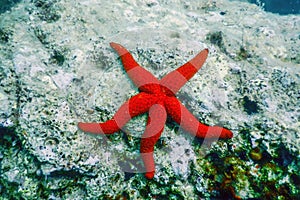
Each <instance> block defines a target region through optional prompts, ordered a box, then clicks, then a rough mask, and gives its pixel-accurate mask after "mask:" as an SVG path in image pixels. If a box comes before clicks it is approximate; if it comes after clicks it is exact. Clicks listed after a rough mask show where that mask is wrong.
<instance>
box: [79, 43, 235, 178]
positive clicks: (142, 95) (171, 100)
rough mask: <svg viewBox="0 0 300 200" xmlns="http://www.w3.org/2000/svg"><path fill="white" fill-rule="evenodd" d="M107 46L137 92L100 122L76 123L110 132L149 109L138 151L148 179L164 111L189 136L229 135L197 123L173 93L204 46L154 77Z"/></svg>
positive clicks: (194, 68) (115, 46)
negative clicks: (116, 56)
mask: <svg viewBox="0 0 300 200" xmlns="http://www.w3.org/2000/svg"><path fill="white" fill-rule="evenodd" d="M110 46H111V47H112V48H113V49H114V50H115V51H116V52H117V53H118V54H119V55H120V57H121V60H122V63H123V65H124V69H125V71H126V72H127V74H128V76H129V77H130V78H131V80H132V81H133V83H134V84H135V85H136V86H137V87H138V89H139V91H140V92H139V93H138V94H137V95H135V96H133V97H131V98H130V99H129V100H128V101H126V102H125V103H124V104H123V105H122V106H121V107H120V108H119V110H118V111H117V112H116V114H115V115H114V116H113V118H112V119H111V120H108V121H106V122H103V123H82V122H79V123H78V127H79V128H80V129H81V130H82V131H84V132H89V133H93V134H112V133H115V132H117V131H120V130H121V128H122V127H123V126H124V125H125V124H126V123H127V122H128V121H129V120H130V119H131V118H133V117H135V116H137V115H140V114H142V113H145V112H147V111H149V114H148V115H149V116H148V121H147V125H146V129H145V132H144V134H143V136H142V138H141V144H140V152H141V156H142V159H143V162H144V164H145V168H146V173H145V177H146V178H148V179H152V178H153V176H154V173H155V163H154V158H153V151H154V145H155V144H156V142H157V140H158V139H159V138H160V135H161V133H162V131H163V129H164V124H165V122H166V119H167V115H170V116H171V117H172V119H173V120H174V121H175V122H177V123H178V124H180V126H181V127H182V128H183V129H184V130H186V131H187V132H189V133H190V134H192V135H193V136H196V137H199V138H205V137H207V138H224V139H225V138H232V136H233V134H232V132H231V131H230V130H228V129H226V128H222V127H219V126H207V125H204V124H202V123H200V122H199V121H198V120H197V119H196V118H195V117H194V116H193V115H192V114H191V113H190V112H189V111H188V110H187V108H186V107H185V106H184V105H183V104H182V103H181V102H180V101H179V100H178V99H177V98H176V96H175V94H176V93H177V92H178V90H179V89H180V88H181V87H182V86H183V85H184V84H185V83H186V82H187V81H188V80H190V79H191V78H192V77H193V75H194V74H195V73H196V72H197V71H198V70H199V69H200V68H201V66H202V65H203V64H204V62H205V60H206V58H207V55H208V49H204V50H203V51H201V52H200V53H199V54H197V55H196V56H195V57H194V58H193V59H192V60H190V61H189V62H187V63H186V64H184V65H182V66H181V67H179V68H178V69H176V70H174V71H172V72H170V73H169V74H167V75H166V76H165V77H163V78H162V79H161V80H158V79H157V78H155V77H154V76H153V75H152V74H151V73H150V72H149V71H147V70H146V69H144V68H142V67H141V66H140V65H139V64H138V63H137V62H136V61H135V60H134V58H133V57H132V55H131V54H130V53H129V52H128V51H127V50H126V49H125V48H124V47H123V46H121V45H120V44H116V43H113V42H112V43H110Z"/></svg>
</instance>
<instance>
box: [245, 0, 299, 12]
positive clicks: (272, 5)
mask: <svg viewBox="0 0 300 200" xmlns="http://www.w3.org/2000/svg"><path fill="white" fill-rule="evenodd" d="M250 2H251V3H255V4H257V5H258V4H260V3H263V4H264V10H265V11H267V12H272V13H278V14H280V15H288V14H300V0H250Z"/></svg>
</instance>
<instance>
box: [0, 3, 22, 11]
mask: <svg viewBox="0 0 300 200" xmlns="http://www.w3.org/2000/svg"><path fill="white" fill-rule="evenodd" d="M20 1H21V0H0V14H1V13H4V12H5V11H7V10H9V9H10V8H11V7H13V6H14V5H15V4H17V3H19V2H20Z"/></svg>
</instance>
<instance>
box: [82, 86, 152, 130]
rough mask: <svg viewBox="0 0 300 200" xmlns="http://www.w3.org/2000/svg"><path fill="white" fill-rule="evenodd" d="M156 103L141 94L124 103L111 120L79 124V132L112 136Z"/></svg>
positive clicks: (144, 94) (148, 96) (149, 95)
mask: <svg viewBox="0 0 300 200" xmlns="http://www.w3.org/2000/svg"><path fill="white" fill-rule="evenodd" d="M156 101H157V99H156V97H154V96H153V95H151V94H147V93H144V92H141V93H139V94H137V95H135V96H133V97H131V98H130V99H129V100H128V101H126V102H125V103H124V104H123V105H122V106H121V107H120V108H119V110H118V111H117V112H116V114H115V115H114V116H113V118H112V119H111V120H108V121H106V122H103V123H83V122H79V123H78V127H79V129H80V130H82V131H84V132H88V133H93V134H112V133H115V132H117V131H119V130H120V129H121V128H122V127H123V126H124V125H125V124H126V123H127V122H128V121H129V120H130V119H131V118H133V117H135V116H137V115H139V114H142V113H145V112H147V111H148V110H149V108H150V107H151V106H152V105H153V104H155V102H156Z"/></svg>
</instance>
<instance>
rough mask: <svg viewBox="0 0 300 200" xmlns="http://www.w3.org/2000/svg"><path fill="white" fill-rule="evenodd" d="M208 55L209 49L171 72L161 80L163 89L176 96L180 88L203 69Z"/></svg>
mask: <svg viewBox="0 0 300 200" xmlns="http://www.w3.org/2000/svg"><path fill="white" fill-rule="evenodd" d="M207 55H208V49H204V50H202V51H201V52H200V53H198V54H197V55H196V56H195V57H194V58H193V59H191V60H190V61H188V62H187V63H185V64H184V65H182V66H181V67H179V68H177V69H176V70H174V71H172V72H170V73H169V74H167V75H166V76H164V77H163V78H162V79H161V80H160V84H161V85H162V86H163V88H164V89H165V88H166V89H165V90H166V91H167V92H168V93H170V92H171V94H172V95H174V94H176V93H177V92H178V91H179V90H180V88H181V87H182V86H183V85H184V84H185V83H186V82H187V81H189V80H190V79H191V78H192V77H193V76H194V74H195V73H197V71H198V70H199V69H200V68H201V67H202V65H203V64H204V62H205V60H206V58H207Z"/></svg>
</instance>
